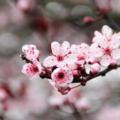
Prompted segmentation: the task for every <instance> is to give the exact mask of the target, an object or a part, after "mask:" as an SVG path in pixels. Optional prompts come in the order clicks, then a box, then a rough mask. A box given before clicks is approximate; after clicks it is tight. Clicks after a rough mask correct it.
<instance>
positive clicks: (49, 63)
mask: <svg viewBox="0 0 120 120" xmlns="http://www.w3.org/2000/svg"><path fill="white" fill-rule="evenodd" d="M56 62H57V59H56V57H54V56H48V57H47V58H45V60H44V61H43V66H45V67H53V66H54V65H56Z"/></svg>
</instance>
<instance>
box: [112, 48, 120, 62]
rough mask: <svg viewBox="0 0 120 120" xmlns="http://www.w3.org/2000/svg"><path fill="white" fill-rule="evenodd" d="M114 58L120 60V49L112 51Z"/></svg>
mask: <svg viewBox="0 0 120 120" xmlns="http://www.w3.org/2000/svg"><path fill="white" fill-rule="evenodd" d="M111 54H112V57H113V58H114V59H116V60H118V59H120V49H115V50H113V51H112V53H111Z"/></svg>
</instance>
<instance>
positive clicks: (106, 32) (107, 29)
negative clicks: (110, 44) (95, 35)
mask: <svg viewBox="0 0 120 120" xmlns="http://www.w3.org/2000/svg"><path fill="white" fill-rule="evenodd" d="M102 33H103V35H104V36H105V37H107V38H110V37H111V36H112V34H113V31H112V29H111V28H110V27H109V26H107V25H104V26H103V27H102Z"/></svg>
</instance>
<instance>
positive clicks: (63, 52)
mask: <svg viewBox="0 0 120 120" xmlns="http://www.w3.org/2000/svg"><path fill="white" fill-rule="evenodd" d="M51 49H52V54H53V55H51V56H48V57H47V58H46V59H45V60H44V62H43V65H44V66H45V67H53V66H58V67H59V66H62V65H63V64H64V62H65V60H67V59H68V54H69V52H70V51H69V49H70V43H69V42H67V41H64V42H63V43H62V45H60V44H59V43H58V42H56V41H55V42H53V43H52V44H51Z"/></svg>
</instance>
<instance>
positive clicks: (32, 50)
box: [22, 44, 40, 61]
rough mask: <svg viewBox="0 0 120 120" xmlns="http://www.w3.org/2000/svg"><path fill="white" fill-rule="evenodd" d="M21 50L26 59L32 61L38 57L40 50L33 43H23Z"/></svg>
mask: <svg viewBox="0 0 120 120" xmlns="http://www.w3.org/2000/svg"><path fill="white" fill-rule="evenodd" d="M22 52H23V54H24V55H25V57H26V59H28V60H30V61H34V60H36V59H38V58H39V55H40V52H39V50H38V49H37V48H36V46H35V45H32V44H30V45H24V46H23V47H22Z"/></svg>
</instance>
